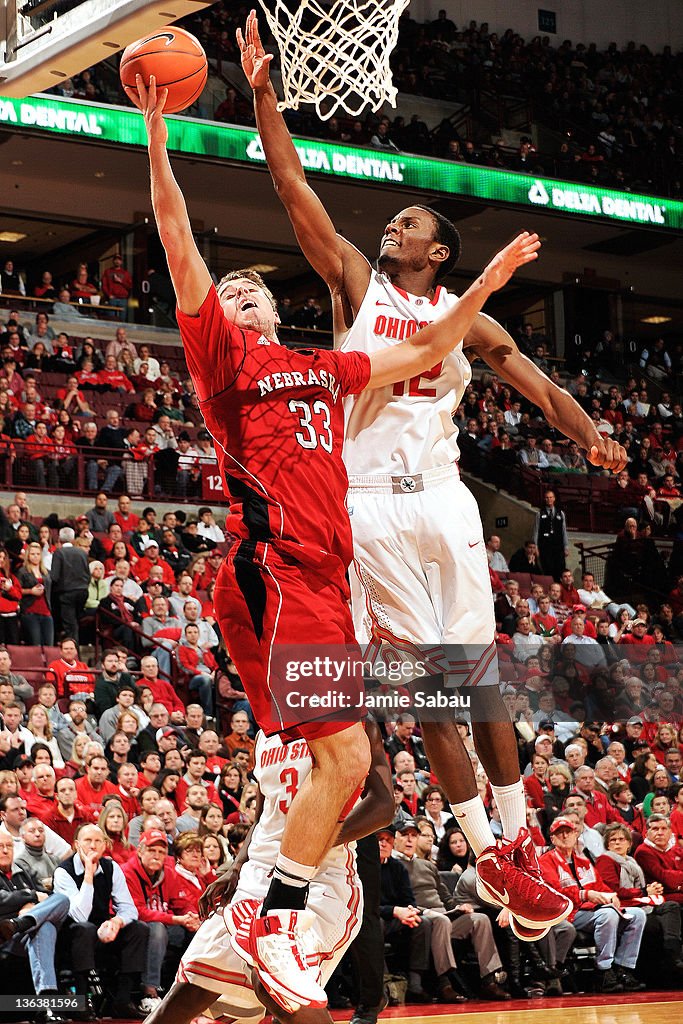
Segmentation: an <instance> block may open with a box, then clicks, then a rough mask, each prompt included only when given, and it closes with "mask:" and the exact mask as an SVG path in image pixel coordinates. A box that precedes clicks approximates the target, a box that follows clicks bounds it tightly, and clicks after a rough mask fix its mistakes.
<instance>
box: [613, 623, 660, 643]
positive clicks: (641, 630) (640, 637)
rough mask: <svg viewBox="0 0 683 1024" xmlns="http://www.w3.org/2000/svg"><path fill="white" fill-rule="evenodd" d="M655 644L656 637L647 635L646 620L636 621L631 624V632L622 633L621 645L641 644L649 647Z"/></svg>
mask: <svg viewBox="0 0 683 1024" xmlns="http://www.w3.org/2000/svg"><path fill="white" fill-rule="evenodd" d="M654 642H655V639H654V637H653V636H650V635H649V634H648V633H647V622H645V620H644V619H634V620H633V622H632V623H631V632H630V633H622V636H621V640H620V641H619V643H621V644H636V645H638V644H641V645H643V646H648V647H649V646H650V645H652V644H653V643H654Z"/></svg>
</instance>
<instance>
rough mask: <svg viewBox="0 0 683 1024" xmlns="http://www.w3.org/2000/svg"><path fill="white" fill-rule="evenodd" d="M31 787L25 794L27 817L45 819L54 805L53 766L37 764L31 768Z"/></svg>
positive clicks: (54, 780)
mask: <svg viewBox="0 0 683 1024" xmlns="http://www.w3.org/2000/svg"><path fill="white" fill-rule="evenodd" d="M32 781H33V788H32V789H31V791H30V792H29V793H28V794H27V795H26V797H25V800H26V812H27V814H28V816H29V818H39V819H40V820H41V821H43V822H45V821H47V819H48V817H49V816H50V814H51V813H52V811H53V810H54V806H55V782H56V775H55V770H54V768H52V767H51V765H49V764H37V765H36V767H35V768H34V769H33V780H32Z"/></svg>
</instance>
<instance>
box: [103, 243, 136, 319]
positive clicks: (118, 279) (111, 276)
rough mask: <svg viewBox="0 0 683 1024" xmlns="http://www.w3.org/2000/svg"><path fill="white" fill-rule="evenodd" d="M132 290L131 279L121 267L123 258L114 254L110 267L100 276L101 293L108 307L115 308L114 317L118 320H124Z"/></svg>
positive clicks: (118, 254) (122, 266)
mask: <svg viewBox="0 0 683 1024" xmlns="http://www.w3.org/2000/svg"><path fill="white" fill-rule="evenodd" d="M132 290H133V278H132V277H131V276H130V274H129V273H128V271H127V270H126V268H125V267H124V265H123V257H122V256H121V254H120V253H118V252H117V253H116V254H115V255H114V256H113V257H112V266H111V267H107V269H106V270H105V272H104V273H103V274H102V293H103V295H104V298H105V302H106V304H107V305H108V306H116V307H117V311H116V314H115V316H116V317H118V319H119V320H125V319H126V310H127V309H128V298H129V296H130V293H131V292H132Z"/></svg>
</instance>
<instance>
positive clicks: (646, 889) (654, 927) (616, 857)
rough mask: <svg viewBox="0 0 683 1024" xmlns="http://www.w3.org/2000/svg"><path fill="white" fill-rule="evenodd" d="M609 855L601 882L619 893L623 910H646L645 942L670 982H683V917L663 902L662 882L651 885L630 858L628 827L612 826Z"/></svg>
mask: <svg viewBox="0 0 683 1024" xmlns="http://www.w3.org/2000/svg"><path fill="white" fill-rule="evenodd" d="M603 838H604V843H605V853H603V854H602V855H601V856H600V857H598V859H597V861H596V864H595V866H596V868H597V869H598V871H599V872H600V876H601V878H602V879H603V880H604V881H605V882H606V883H607V885H609V887H610V888H611V889H612V890H613V891H614V892H616V894H617V896H618V897H619V900H620V902H621V905H622V907H638V906H641V907H644V908H645V910H646V913H647V915H648V917H647V924H646V926H645V932H646V935H645V939H644V940H645V941H646V942H647V944H648V946H650V944H652V945H654V947H655V950H654V952H655V955H656V956H657V957H658V960H657V964H658V967H661V966H662V960H663V966H664V975H665V977H666V978H667V980H668V981H673V982H674V984H677V985H680V983H681V982H682V981H683V961H682V960H681V914H680V909H679V908H678V906H677V905H676V902H675V901H674V900H665V901H664V902H662V895H663V892H664V886H663V885H662V883H661V882H647V881H646V879H645V875H644V872H643V869H642V868H641V866H640V865H639V864H638V862H637V861H636V860H635V858H633V857H630V856H629V854H628V851H629V850H630V848H631V842H632V838H633V837H632V836H631V833H630V831H629V830H628V828H627V827H626V826H625V825H616V824H615V825H608V826H607V828H606V829H605V835H604V837H603Z"/></svg>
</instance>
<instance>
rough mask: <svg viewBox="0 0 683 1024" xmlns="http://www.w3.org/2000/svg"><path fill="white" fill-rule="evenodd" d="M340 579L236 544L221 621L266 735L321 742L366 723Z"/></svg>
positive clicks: (219, 592) (221, 587) (219, 588)
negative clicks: (298, 737)
mask: <svg viewBox="0 0 683 1024" xmlns="http://www.w3.org/2000/svg"><path fill="white" fill-rule="evenodd" d="M338 577H339V574H338V573H337V574H334V573H332V575H330V574H328V573H326V572H325V571H324V570H323V569H314V568H309V567H307V566H304V565H301V563H299V562H297V561H294V560H293V559H289V558H287V557H286V556H282V555H281V554H280V553H278V552H276V551H274V549H273V548H272V546H271V545H269V544H264V543H255V542H252V541H240V542H237V543H236V544H234V545H233V547H232V548H231V550H230V551H229V553H228V555H227V557H226V559H225V561H224V563H223V565H222V566H221V568H220V570H219V572H218V577H217V580H216V589H215V591H214V596H213V602H214V608H215V611H216V618H217V620H218V624H219V626H220V629H221V633H222V635H223V638H224V640H225V643H226V646H227V648H228V651H229V652H230V657H231V658H232V660H233V661H234V663H235V665H236V667H237V671H238V672H239V674H240V678H241V680H242V684H243V686H244V690H245V693H246V696H247V697H248V699H249V703H250V705H251V709H252V711H253V714H254V717H255V719H256V721H257V722H258V724H259V726H260V728H261V729H263V731H264V732H265V733H266V735H269V736H270V735H272V734H273V733H276V732H277V733H282V734H286V735H287V736H292V737H293V736H300V737H303V738H304V739H307V740H315V739H317V738H320V737H323V736H329V735H332V734H334V733H338V732H341V731H342V730H344V729H346V728H348V727H349V726H350V725H351V724H353V723H354V722H358V721H360V720H361V719H362V718H363V717H364V709H363V693H364V690H363V680H362V671H360V672H359V671H358V670H357V668H355V667H354V668H350V667H349V666H350V665H351V664H352V663H353V662H354V661H355V662H358V660H359V654H358V648H357V646H356V642H355V638H354V632H353V621H352V618H351V612H350V609H349V602H348V590H347V587H346V580H345V578H344V577H343V576H342V577H341V579H339V578H338ZM316 659H317V660H316ZM325 659H327V662H328V663H329V664H325ZM345 659H346V662H347V666H346V669H345V666H344V664H343V662H344V660H345Z"/></svg>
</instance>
